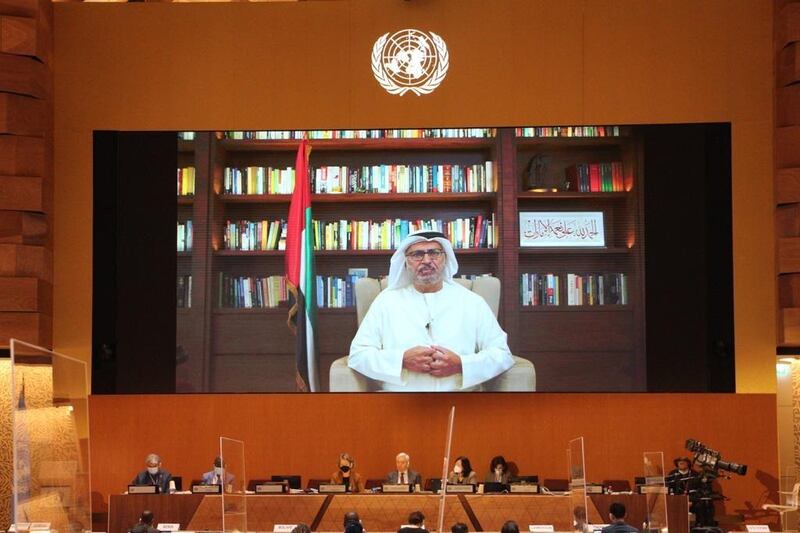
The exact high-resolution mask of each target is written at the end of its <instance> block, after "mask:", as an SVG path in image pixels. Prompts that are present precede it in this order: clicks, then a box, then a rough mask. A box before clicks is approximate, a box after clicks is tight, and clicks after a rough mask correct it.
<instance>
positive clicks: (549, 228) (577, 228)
mask: <svg viewBox="0 0 800 533" xmlns="http://www.w3.org/2000/svg"><path fill="white" fill-rule="evenodd" d="M519 245H520V246H521V247H527V248H530V247H549V248H552V247H594V248H597V247H604V246H605V245H606V237H605V230H604V227H603V212H602V211H527V212H520V214H519Z"/></svg>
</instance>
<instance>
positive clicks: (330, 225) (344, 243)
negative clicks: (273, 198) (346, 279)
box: [311, 213, 497, 250]
mask: <svg viewBox="0 0 800 533" xmlns="http://www.w3.org/2000/svg"><path fill="white" fill-rule="evenodd" d="M311 227H312V235H313V237H314V249H315V250H393V249H395V248H396V247H397V245H398V244H399V243H400V242H401V241H402V240H403V239H405V238H406V236H408V234H409V233H412V232H414V231H417V230H423V229H425V230H432V231H440V232H442V233H444V234H445V236H446V237H447V238H448V239H449V240H450V242H452V243H453V248H456V249H465V248H495V247H496V246H497V225H496V224H495V218H494V213H492V215H491V216H490V217H486V216H484V215H477V216H474V217H468V218H457V219H455V220H450V221H444V220H441V219H426V220H422V219H417V220H404V219H399V218H396V219H387V220H383V221H372V220H332V221H322V220H315V221H313V222H312V225H311Z"/></svg>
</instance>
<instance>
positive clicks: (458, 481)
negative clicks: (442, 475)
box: [447, 455, 478, 485]
mask: <svg viewBox="0 0 800 533" xmlns="http://www.w3.org/2000/svg"><path fill="white" fill-rule="evenodd" d="M447 482H448V483H450V484H453V485H477V484H478V475H477V474H476V473H475V471H474V470H473V469H472V465H471V464H470V462H469V459H468V458H466V457H464V456H463V455H462V456H461V457H459V458H458V459H456V463H455V464H454V465H453V471H452V472H450V475H449V476H448V478H447Z"/></svg>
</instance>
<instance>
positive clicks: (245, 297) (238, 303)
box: [217, 272, 289, 309]
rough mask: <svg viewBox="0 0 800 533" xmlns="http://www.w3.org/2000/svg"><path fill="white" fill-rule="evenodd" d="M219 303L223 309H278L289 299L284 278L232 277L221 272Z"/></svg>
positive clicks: (218, 293) (218, 289)
mask: <svg viewBox="0 0 800 533" xmlns="http://www.w3.org/2000/svg"><path fill="white" fill-rule="evenodd" d="M217 281H218V284H217V303H218V306H219V307H221V308H237V309H261V308H267V307H278V305H280V303H281V302H285V301H287V300H288V299H289V292H288V290H287V288H286V278H285V277H284V276H231V275H229V274H227V273H224V272H220V273H219V276H218V280H217Z"/></svg>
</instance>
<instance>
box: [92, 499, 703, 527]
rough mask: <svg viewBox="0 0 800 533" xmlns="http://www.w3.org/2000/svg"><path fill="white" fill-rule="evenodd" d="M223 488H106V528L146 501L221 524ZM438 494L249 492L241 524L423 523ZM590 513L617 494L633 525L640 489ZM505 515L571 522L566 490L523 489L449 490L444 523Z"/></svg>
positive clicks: (673, 503) (125, 521)
mask: <svg viewBox="0 0 800 533" xmlns="http://www.w3.org/2000/svg"><path fill="white" fill-rule="evenodd" d="M220 500H221V496H218V495H207V496H203V495H199V494H175V495H171V496H167V495H112V496H111V497H110V516H109V529H108V533H123V532H124V531H126V530H127V528H129V527H131V526H132V525H133V524H135V523H136V521H137V520H138V518H139V515H140V514H141V512H142V511H143V510H144V509H150V510H151V511H153V514H154V515H155V519H156V522H177V523H180V525H181V528H183V529H186V530H192V531H203V530H205V531H215V530H220V529H221V528H222V505H221V501H220ZM440 501H441V498H440V497H439V496H436V495H431V494H358V495H356V494H342V495H328V496H324V495H310V494H302V495H280V494H275V495H249V496H247V529H248V530H250V531H272V529H273V527H274V526H275V524H297V523H301V522H302V523H305V524H308V525H311V526H313V527H314V530H315V531H341V530H342V524H343V522H342V520H343V518H344V514H345V513H346V512H348V511H356V512H357V513H358V514H359V517H360V518H361V521H362V522H363V524H364V527H365V529H366V530H367V531H396V530H397V529H398V528H399V527H400V525H401V524H405V523H406V522H407V521H408V515H409V514H410V513H411V512H413V511H422V513H423V514H424V515H425V517H426V521H427V525H428V528H429V530H432V529H433V528H435V527H436V526H435V525H436V520H437V519H438V515H439V502H440ZM591 501H592V502H593V503H594V505H590V508H589V519H590V521H591V522H592V523H605V522H607V521H608V518H607V516H606V515H607V512H608V506H609V505H610V504H611V503H612V502H614V501H619V502H622V503H624V504H625V506H626V507H627V509H628V517H629V519H628V522H629V523H630V524H632V525H634V526H639V525H641V523H642V522H643V521H644V519H645V515H646V510H645V505H646V503H645V497H644V496H640V495H633V494H625V495H596V496H592V497H591ZM668 504H669V521H670V522H669V525H670V531H672V532H673V533H688V531H689V521H688V502H687V500H686V498H685V497H682V496H670V497H669V499H668ZM506 520H514V521H515V522H517V523H518V524H519V525H520V528H521V529H527V526H528V525H529V524H552V525H553V526H555V528H556V530H557V531H568V530H571V529H572V514H571V500H570V498H569V496H539V495H523V494H497V495H495V494H487V495H478V494H469V495H463V496H461V495H459V496H456V495H452V496H448V497H447V507H446V508H445V519H444V523H445V529H449V528H450V526H451V525H453V524H454V523H456V522H464V523H465V524H467V526H468V527H469V529H470V530H477V531H499V530H500V528H501V527H502V525H503V523H504V522H505V521H506Z"/></svg>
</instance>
